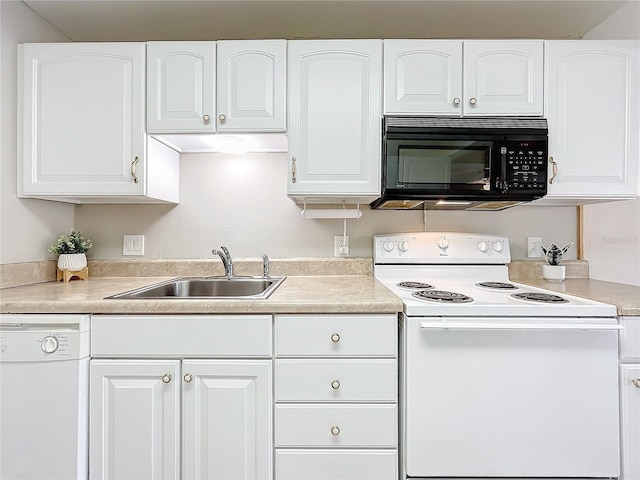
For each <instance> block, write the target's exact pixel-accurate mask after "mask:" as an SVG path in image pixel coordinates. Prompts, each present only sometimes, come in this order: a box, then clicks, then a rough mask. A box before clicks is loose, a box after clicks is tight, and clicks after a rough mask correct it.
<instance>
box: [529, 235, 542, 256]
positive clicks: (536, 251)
mask: <svg viewBox="0 0 640 480" xmlns="http://www.w3.org/2000/svg"><path fill="white" fill-rule="evenodd" d="M541 245H542V237H527V257H529V258H540V257H541V256H542V247H541Z"/></svg>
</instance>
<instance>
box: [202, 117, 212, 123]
mask: <svg viewBox="0 0 640 480" xmlns="http://www.w3.org/2000/svg"><path fill="white" fill-rule="evenodd" d="M202 120H204V123H209V121H210V120H211V117H210V116H209V115H203V116H202Z"/></svg>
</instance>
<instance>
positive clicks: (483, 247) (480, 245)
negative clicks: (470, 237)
mask: <svg viewBox="0 0 640 480" xmlns="http://www.w3.org/2000/svg"><path fill="white" fill-rule="evenodd" d="M478 250H480V251H481V252H486V251H487V250H489V244H488V243H487V242H485V241H484V240H483V241H481V242H478Z"/></svg>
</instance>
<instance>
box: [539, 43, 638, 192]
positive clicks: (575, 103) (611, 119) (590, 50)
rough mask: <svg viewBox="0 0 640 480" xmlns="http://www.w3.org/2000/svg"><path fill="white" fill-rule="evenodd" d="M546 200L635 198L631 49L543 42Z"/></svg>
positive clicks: (634, 51) (634, 52) (634, 49)
mask: <svg viewBox="0 0 640 480" xmlns="http://www.w3.org/2000/svg"><path fill="white" fill-rule="evenodd" d="M545 58H546V75H545V88H546V92H547V93H546V102H545V103H546V107H545V110H546V116H547V120H548V123H549V156H550V159H549V160H550V164H549V170H550V171H549V178H550V180H549V185H548V195H547V197H545V198H544V199H542V200H541V201H538V202H536V203H550V202H553V201H558V203H562V200H568V199H589V198H600V199H603V198H610V199H616V198H625V197H626V198H629V197H634V196H637V195H638V193H639V192H638V182H639V173H638V163H639V157H638V152H639V146H640V134H639V133H638V132H639V131H640V123H639V115H640V96H639V95H640V75H639V64H640V53H639V50H638V44H637V42H633V41H600V40H598V41H596V40H576V41H573V40H572V41H569V40H565V41H548V42H546V52H545Z"/></svg>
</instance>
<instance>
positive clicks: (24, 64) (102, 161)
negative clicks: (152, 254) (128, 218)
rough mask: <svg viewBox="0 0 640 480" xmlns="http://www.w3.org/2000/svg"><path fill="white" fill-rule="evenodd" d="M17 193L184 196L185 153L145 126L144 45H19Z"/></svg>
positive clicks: (89, 199)
mask: <svg viewBox="0 0 640 480" xmlns="http://www.w3.org/2000/svg"><path fill="white" fill-rule="evenodd" d="M19 53H20V67H19V71H20V73H21V81H20V82H19V84H20V85H19V94H18V98H19V106H18V111H19V120H18V123H19V125H20V126H21V127H19V134H18V142H19V147H18V196H20V197H35V198H47V199H52V200H59V201H68V202H75V203H82V202H86V203H136V202H156V203H157V202H174V203H176V202H177V201H178V154H177V153H176V152H175V151H173V150H171V149H169V148H168V147H166V146H164V145H162V144H160V143H159V142H157V141H156V140H154V139H151V138H148V137H147V135H146V134H145V130H144V111H145V109H144V99H145V95H144V92H145V70H144V65H145V50H144V43H72V44H68V43H59V44H25V45H21V46H20V47H19Z"/></svg>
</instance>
